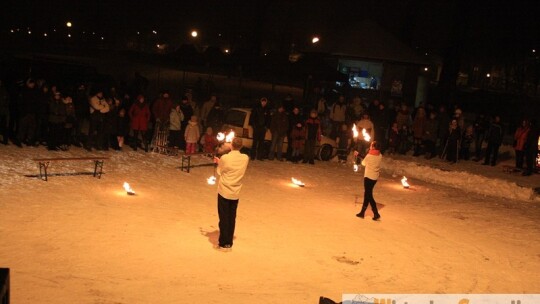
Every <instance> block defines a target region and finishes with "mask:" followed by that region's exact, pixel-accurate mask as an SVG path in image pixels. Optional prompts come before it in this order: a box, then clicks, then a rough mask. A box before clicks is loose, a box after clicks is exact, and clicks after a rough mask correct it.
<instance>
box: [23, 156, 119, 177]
mask: <svg viewBox="0 0 540 304" xmlns="http://www.w3.org/2000/svg"><path fill="white" fill-rule="evenodd" d="M106 159H109V158H108V157H101V156H94V157H55V158H33V159H32V160H33V161H35V162H37V163H38V165H39V178H40V179H41V180H44V181H47V169H48V168H49V165H50V163H51V162H60V161H88V160H90V161H93V162H94V177H96V176H97V178H101V174H102V173H103V162H104V161H105V160H106ZM98 169H99V171H98Z"/></svg>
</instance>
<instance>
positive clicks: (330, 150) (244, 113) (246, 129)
mask: <svg viewBox="0 0 540 304" xmlns="http://www.w3.org/2000/svg"><path fill="white" fill-rule="evenodd" d="M250 116H251V109H249V108H231V109H229V110H227V111H226V112H225V118H224V124H223V126H222V128H221V130H222V131H224V132H229V131H231V130H232V131H234V133H235V136H236V137H240V138H242V142H243V145H244V148H246V149H251V147H252V145H253V127H251V125H250V124H249V118H250ZM271 142H272V134H271V133H270V130H267V131H266V135H265V137H264V152H263V153H264V154H265V155H268V152H269V150H270V145H271ZM286 152H287V138H285V142H284V143H283V153H286ZM336 154H337V143H336V141H335V140H333V139H331V138H329V137H326V136H321V142H320V143H319V145H317V147H316V148H315V155H316V157H317V158H318V159H320V160H324V161H328V160H330V159H332V158H333V157H334V156H336Z"/></svg>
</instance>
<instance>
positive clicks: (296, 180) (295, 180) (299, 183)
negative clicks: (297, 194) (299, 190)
mask: <svg viewBox="0 0 540 304" xmlns="http://www.w3.org/2000/svg"><path fill="white" fill-rule="evenodd" d="M291 181H292V183H293V184H295V185H297V186H298V187H304V186H305V184H304V183H303V182H302V181H301V180H298V179H296V178H294V177H293V178H291Z"/></svg>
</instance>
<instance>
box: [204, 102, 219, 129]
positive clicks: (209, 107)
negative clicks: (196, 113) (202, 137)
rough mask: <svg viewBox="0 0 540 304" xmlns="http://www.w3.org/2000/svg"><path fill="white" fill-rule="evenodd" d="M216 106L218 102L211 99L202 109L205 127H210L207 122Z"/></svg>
mask: <svg viewBox="0 0 540 304" xmlns="http://www.w3.org/2000/svg"><path fill="white" fill-rule="evenodd" d="M215 104H216V102H215V101H212V99H210V100H207V101H205V102H204V103H203V105H202V107H201V120H202V121H204V123H205V125H208V123H207V122H206V120H207V119H208V114H209V113H210V110H212V108H213V107H214V105H215Z"/></svg>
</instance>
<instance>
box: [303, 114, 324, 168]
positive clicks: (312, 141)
mask: <svg viewBox="0 0 540 304" xmlns="http://www.w3.org/2000/svg"><path fill="white" fill-rule="evenodd" d="M305 126H306V127H305V129H306V141H305V145H304V160H303V161H302V162H303V163H304V164H305V163H307V162H309V163H310V164H312V165H313V164H315V146H316V145H317V143H319V142H321V120H320V119H319V118H318V117H317V110H311V112H310V113H309V118H308V119H307V120H306V123H305Z"/></svg>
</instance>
